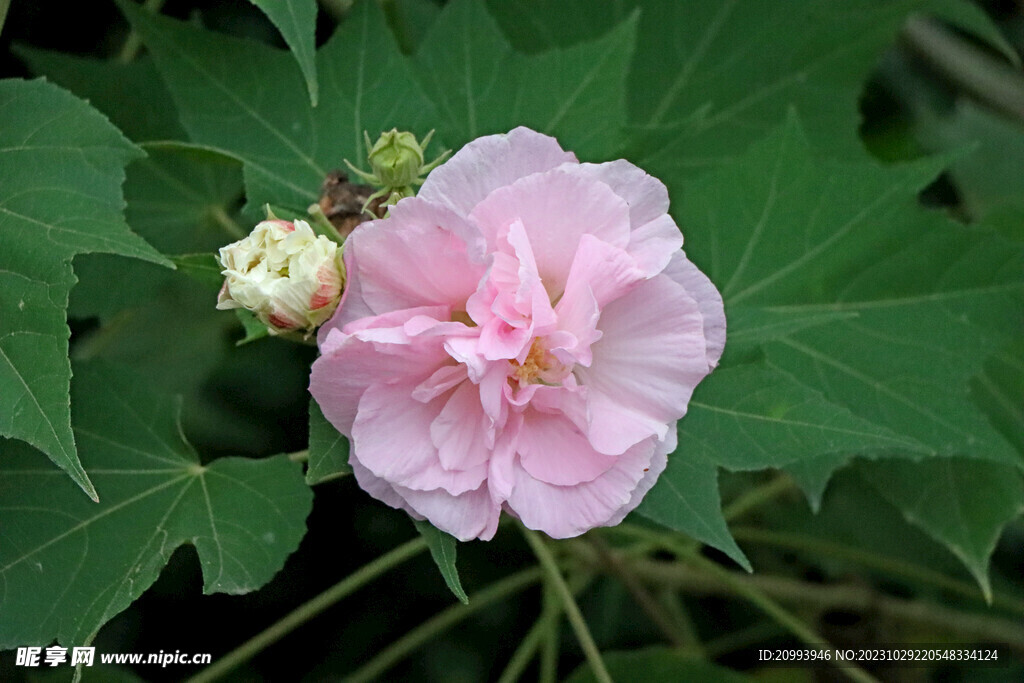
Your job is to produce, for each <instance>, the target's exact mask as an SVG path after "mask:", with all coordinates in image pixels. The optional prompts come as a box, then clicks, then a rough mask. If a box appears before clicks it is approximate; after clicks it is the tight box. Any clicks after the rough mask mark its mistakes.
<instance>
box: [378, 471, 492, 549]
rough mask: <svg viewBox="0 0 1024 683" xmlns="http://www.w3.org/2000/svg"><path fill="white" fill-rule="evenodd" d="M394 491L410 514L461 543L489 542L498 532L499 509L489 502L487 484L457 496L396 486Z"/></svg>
mask: <svg viewBox="0 0 1024 683" xmlns="http://www.w3.org/2000/svg"><path fill="white" fill-rule="evenodd" d="M395 490H396V491H397V492H398V493H399V494H400V495H401V496H402V497H403V498H404V499H405V503H406V504H407V505H408V506H409V507H410V508H412V509H413V511H415V512H416V513H418V514H420V515H422V516H423V517H426V518H427V520H428V521H429V522H430V523H431V524H433V525H434V526H436V527H437V528H438V529H440V530H441V531H444V532H445V533H449V534H451V535H452V536H454V537H455V538H457V539H459V540H460V541H472V540H473V539H475V538H478V539H480V540H481V541H489V540H491V539H492V538H494V532H496V531H497V530H498V519H499V517H500V516H501V506H499V505H497V504H495V502H494V501H493V500H491V496H490V493H489V492H488V490H487V484H484V485H482V486H480V487H479V488H477V489H474V490H473V491H467V492H465V493H461V494H459V495H452V494H450V493H448V492H447V491H445V490H443V489H435V490H433V491H413V490H410V489H406V488H403V487H401V486H396V487H395Z"/></svg>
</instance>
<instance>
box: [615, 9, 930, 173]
mask: <svg viewBox="0 0 1024 683" xmlns="http://www.w3.org/2000/svg"><path fill="white" fill-rule="evenodd" d="M920 4H921V3H920V2H917V1H916V0H902V1H901V0H897V1H894V2H885V3H879V2H874V1H873V0H853V1H851V2H838V3H837V2H803V3H777V2H739V1H737V0H727V1H725V2H670V3H661V2H654V1H653V0H652V1H651V2H642V3H641V8H642V12H641V19H640V31H639V33H640V35H641V36H643V37H644V39H643V40H642V41H640V42H639V43H638V45H637V53H636V58H635V59H634V61H633V67H632V77H631V79H630V97H629V102H630V105H631V108H630V119H631V122H633V123H634V124H636V126H637V127H638V129H639V130H640V131H641V132H642V135H641V136H640V138H639V139H638V142H637V144H636V145H635V149H634V150H633V153H632V154H631V155H630V159H631V160H632V161H633V162H634V163H636V164H638V165H639V166H641V167H642V168H644V169H646V170H647V171H648V172H650V173H652V174H654V175H655V176H657V177H659V178H661V179H662V180H663V181H665V182H666V183H667V184H668V185H669V187H670V188H675V187H676V186H679V187H680V189H684V188H685V186H683V185H682V184H681V183H682V182H683V181H684V180H685V179H686V178H689V177H691V176H692V175H693V174H694V173H695V172H696V171H699V170H701V169H707V168H713V167H716V166H719V165H722V164H726V163H728V162H731V160H732V159H733V158H734V157H735V156H736V155H737V154H739V153H741V152H743V151H744V150H745V149H746V148H747V147H748V146H749V145H750V144H751V143H753V142H755V141H756V140H758V139H760V138H761V137H762V136H763V135H764V134H765V133H766V132H767V131H768V130H770V129H772V128H773V127H774V126H776V125H777V124H779V123H781V122H782V121H783V119H784V118H785V116H786V111H787V110H788V109H789V108H790V107H791V106H795V107H796V108H797V109H798V110H799V112H800V114H801V116H802V117H803V119H804V122H805V124H806V126H807V132H808V135H809V137H810V139H811V140H812V141H813V142H814V144H815V145H821V146H822V147H823V148H824V149H828V150H834V151H836V152H846V153H856V152H858V151H860V149H861V142H860V140H859V138H858V136H857V130H858V127H859V123H860V114H859V111H858V102H859V99H860V95H861V90H862V88H863V85H864V81H865V80H866V78H867V76H868V75H869V74H870V72H871V71H872V70H873V69H874V67H875V64H876V62H877V60H878V58H879V56H880V54H881V52H882V50H883V49H884V48H886V47H888V46H889V45H891V43H892V41H893V38H894V36H895V34H896V31H897V29H898V28H899V26H900V24H901V23H902V21H903V19H904V17H905V16H906V15H907V13H908V12H909V11H911V10H913V9H915V8H916V7H917V6H919V5H920Z"/></svg>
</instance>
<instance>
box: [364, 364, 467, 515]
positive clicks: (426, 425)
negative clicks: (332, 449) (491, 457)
mask: <svg viewBox="0 0 1024 683" xmlns="http://www.w3.org/2000/svg"><path fill="white" fill-rule="evenodd" d="M414 386H415V385H409V384H373V385H371V386H370V387H369V388H368V389H367V390H366V391H365V392H364V393H363V397H362V399H361V400H360V401H359V412H358V414H357V415H356V419H355V422H354V423H353V424H352V452H353V453H354V454H355V456H356V457H357V458H358V459H359V462H361V463H362V464H363V466H364V467H366V469H368V470H370V471H371V472H373V474H375V475H376V476H378V477H380V478H382V479H385V480H387V481H388V482H389V483H391V484H394V485H396V486H402V487H404V488H407V489H414V490H417V491H430V490H433V489H439V488H441V489H444V490H445V491H447V492H448V493H450V494H453V495H458V494H460V493H465V492H466V491H472V490H473V489H476V488H478V487H479V486H480V484H481V483H483V481H484V479H485V478H486V476H487V466H486V464H481V465H478V466H475V467H471V468H469V469H466V470H446V469H445V468H444V467H443V466H442V465H441V460H440V456H439V455H438V451H437V448H436V447H435V446H434V444H433V442H432V441H431V438H430V425H431V423H432V422H434V420H436V419H437V417H438V415H439V414H440V412H441V409H442V408H443V407H444V398H438V399H435V400H433V401H431V402H429V403H420V402H419V401H416V400H414V399H413V398H412V391H413V389H414Z"/></svg>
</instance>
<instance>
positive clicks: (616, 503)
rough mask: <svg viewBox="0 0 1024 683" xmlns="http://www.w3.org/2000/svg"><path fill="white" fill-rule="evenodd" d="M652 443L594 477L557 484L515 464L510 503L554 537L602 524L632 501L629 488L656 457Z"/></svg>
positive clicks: (527, 522)
mask: <svg viewBox="0 0 1024 683" xmlns="http://www.w3.org/2000/svg"><path fill="white" fill-rule="evenodd" d="M655 448H656V441H655V440H654V439H650V440H648V441H645V442H643V443H639V444H637V445H635V446H633V447H632V448H630V449H629V450H627V451H626V452H625V453H623V454H622V455H620V456H618V457H617V458H615V464H614V465H613V466H612V467H611V468H610V469H609V470H608V471H607V472H605V473H604V474H602V475H601V476H599V477H597V478H596V479H594V480H593V481H588V482H584V483H581V484H577V485H575V486H557V485H555V484H549V483H547V482H544V481H541V480H539V479H536V478H535V477H533V476H531V475H530V474H529V472H528V471H527V470H526V469H525V467H524V466H523V465H521V464H519V463H516V464H515V465H514V473H515V486H514V488H513V489H512V495H511V496H509V499H508V503H507V505H508V507H509V508H510V509H511V510H512V512H514V513H515V514H516V516H518V517H519V519H521V520H522V522H523V524H525V525H526V526H527V527H529V528H531V529H536V530H538V531H543V532H544V533H546V534H548V535H549V536H551V537H552V538H571V537H573V536H578V535H580V534H582V533H584V532H586V531H588V530H590V529H592V528H594V527H596V526H605V525H607V524H609V523H610V522H611V520H612V519H614V518H615V516H616V515H617V514H618V512H619V511H620V510H621V509H622V508H623V507H625V506H628V505H630V503H632V499H633V491H634V490H635V489H636V487H637V485H638V483H639V482H640V481H641V480H642V479H643V478H644V474H645V472H644V470H645V469H646V468H649V467H650V465H651V461H652V460H653V458H654V453H655Z"/></svg>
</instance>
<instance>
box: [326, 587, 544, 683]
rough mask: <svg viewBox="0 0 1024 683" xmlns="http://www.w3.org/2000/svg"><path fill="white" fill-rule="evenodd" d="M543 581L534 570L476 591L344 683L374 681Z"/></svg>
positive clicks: (407, 636) (393, 646) (361, 668)
mask: <svg viewBox="0 0 1024 683" xmlns="http://www.w3.org/2000/svg"><path fill="white" fill-rule="evenodd" d="M542 577H543V573H542V572H541V570H540V569H538V568H536V567H531V568H530V569H524V570H523V571H521V572H517V573H515V574H513V575H511V576H508V577H506V578H504V579H502V580H500V581H496V582H494V583H492V584H491V585H490V586H488V587H487V588H485V589H483V590H481V591H478V592H476V593H474V594H473V595H471V596H470V599H469V603H468V604H463V603H459V604H457V605H453V606H451V607H449V608H448V609H446V610H444V611H443V612H440V613H439V614H436V615H435V616H433V617H431V618H430V619H428V620H426V621H425V622H423V623H422V624H420V625H419V626H417V627H416V628H414V629H413V630H411V631H409V632H408V633H406V634H405V635H404V636H402V637H401V638H399V639H398V640H396V641H395V642H393V643H392V644H391V645H389V646H388V647H386V648H384V649H383V650H381V651H380V652H379V653H378V654H377V655H376V656H375V657H374V658H373V659H371V660H370V661H368V662H367V663H366V664H364V665H363V666H361V667H359V669H357V670H356V671H355V672H353V673H352V674H351V675H350V676H348V677H346V678H345V681H346V682H347V683H363V682H364V681H370V680H373V679H374V678H377V677H378V676H380V675H381V674H382V673H384V672H385V671H387V670H388V669H390V668H391V667H393V666H394V665H395V664H397V663H398V662H400V661H402V660H403V659H404V658H406V657H408V656H409V654H411V653H412V652H413V651H414V650H416V648H418V647H419V646H421V645H423V643H425V642H427V641H428V640H430V639H431V638H433V637H434V636H436V635H437V634H438V633H441V632H443V631H445V630H447V629H448V628H449V627H451V626H453V625H455V624H457V623H459V622H460V621H462V620H464V619H466V618H467V617H470V616H472V615H473V614H475V613H476V612H479V611H480V610H482V609H483V608H484V607H487V606H489V605H490V604H491V603H494V602H497V601H499V600H501V599H502V598H506V597H508V596H510V595H513V594H515V593H518V592H519V591H521V590H523V589H524V588H527V587H529V586H531V585H533V584H534V583H536V582H537V581H539V580H540V579H541V578H542Z"/></svg>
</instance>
